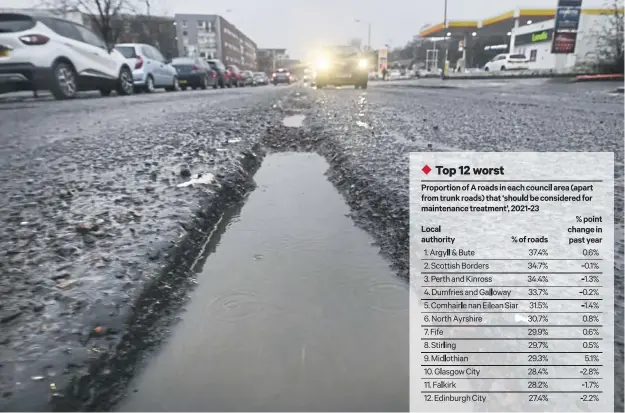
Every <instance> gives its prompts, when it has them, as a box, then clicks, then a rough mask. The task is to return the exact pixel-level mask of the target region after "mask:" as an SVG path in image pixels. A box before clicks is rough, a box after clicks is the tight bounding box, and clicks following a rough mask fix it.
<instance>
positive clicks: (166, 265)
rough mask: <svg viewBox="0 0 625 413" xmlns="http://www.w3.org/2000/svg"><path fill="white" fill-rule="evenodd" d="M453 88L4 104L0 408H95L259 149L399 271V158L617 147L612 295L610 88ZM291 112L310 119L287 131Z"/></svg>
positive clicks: (182, 284) (616, 130)
mask: <svg viewBox="0 0 625 413" xmlns="http://www.w3.org/2000/svg"><path fill="white" fill-rule="evenodd" d="M423 81H425V79H424V80H420V81H416V82H418V83H420V82H423ZM427 81H432V82H436V81H437V80H436V79H431V80H430V79H428V80H427ZM453 83H454V85H456V87H452V88H450V87H439V86H440V85H439V86H436V85H435V83H431V84H432V85H434V86H432V87H413V86H411V85H414V84H415V81H405V82H403V81H398V82H372V83H371V84H370V87H369V89H367V90H366V91H361V90H354V89H352V88H340V89H332V88H330V89H323V90H315V89H310V88H305V87H302V86H300V85H294V86H289V87H287V86H284V87H272V86H269V87H259V88H244V89H235V90H217V91H213V90H209V91H196V92H191V91H188V92H180V93H164V92H163V93H156V94H153V95H145V94H143V95H136V96H131V97H126V98H119V97H110V98H99V97H98V98H95V97H93V98H91V97H89V96H92V95H89V96H87V97H85V98H83V99H78V100H74V101H66V102H56V101H52V100H51V99H49V98H42V99H37V100H35V99H32V98H29V97H28V96H25V95H22V96H17V97H8V96H7V97H2V96H0V124H2V128H0V156H1V157H2V162H1V163H0V169H1V170H0V196H1V197H2V198H3V199H4V200H5V202H3V203H1V204H0V217H1V219H2V220H3V221H4V222H3V223H2V224H3V225H1V226H0V251H1V252H0V254H3V255H4V256H3V257H2V259H0V272H1V273H2V277H0V325H1V328H0V410H2V411H7V410H8V411H11V410H13V411H42V410H50V409H53V410H64V411H67V410H76V411H77V410H94V409H97V410H101V409H103V408H106V407H108V404H109V400H112V399H113V398H114V397H115V395H116V394H119V393H120V392H123V391H124V386H125V384H126V383H127V381H128V380H129V378H130V377H131V376H132V374H133V365H134V364H135V363H136V361H137V360H138V359H139V358H140V354H141V352H142V351H143V350H144V349H145V347H148V346H149V345H152V344H156V343H158V341H159V340H160V339H161V338H162V337H163V335H164V334H165V330H166V328H162V329H160V327H159V328H155V326H159V324H158V320H159V318H160V317H162V316H163V314H167V312H168V308H169V307H171V306H172V305H173V304H176V303H177V304H179V305H181V303H183V302H184V299H185V291H186V289H187V288H189V287H190V285H191V284H192V280H190V279H189V277H188V273H189V272H188V271H189V269H190V268H191V267H192V266H193V265H194V263H195V260H196V258H197V257H198V255H200V254H201V252H202V248H203V245H204V243H205V241H206V239H207V238H208V237H209V235H210V233H211V230H212V228H213V227H214V226H215V224H216V223H217V222H218V221H219V219H220V216H221V213H222V212H223V210H224V209H225V208H227V206H228V205H231V204H232V203H235V202H240V201H241V200H242V199H243V198H244V197H245V194H246V193H247V192H248V191H249V190H251V189H252V188H253V182H252V180H251V177H252V176H253V173H254V171H255V170H256V169H257V168H258V166H259V165H260V163H261V162H262V158H263V156H264V153H265V151H266V150H305V151H316V152H318V153H320V154H322V155H323V156H324V157H325V158H326V159H327V160H328V162H329V164H330V165H331V168H330V170H329V171H328V172H327V176H328V179H329V180H330V181H331V182H332V183H333V184H334V185H335V187H336V188H337V189H338V190H339V191H340V192H341V193H342V194H343V196H344V197H345V199H346V200H347V202H348V203H349V205H350V207H351V209H352V213H351V215H352V218H353V219H354V221H355V222H356V223H357V224H358V225H360V226H361V227H363V228H365V229H366V230H368V231H369V232H370V233H371V234H372V235H373V237H374V238H375V239H376V242H377V243H378V245H379V247H380V250H381V252H382V253H383V254H384V255H385V256H387V257H389V259H390V260H391V262H392V264H393V266H394V268H395V270H396V272H397V273H398V274H399V275H402V276H405V277H406V276H407V274H408V263H409V254H408V215H409V214H408V157H407V156H406V155H407V153H408V152H410V151H611V152H614V153H615V154H616V155H615V156H616V166H615V174H616V178H617V182H618V188H617V191H616V193H615V201H616V207H615V217H616V219H617V229H616V231H615V237H616V246H615V247H616V254H617V257H619V259H618V260H616V263H615V274H616V275H617V277H618V276H619V275H620V277H621V278H620V280H619V284H618V285H617V291H616V293H617V297H621V298H622V296H623V280H622V274H623V266H622V262H623V261H622V257H623V238H622V235H623V135H624V125H623V114H624V112H623V95H622V94H615V93H612V92H613V91H614V85H613V84H612V85H605V84H602V83H594V82H593V83H584V84H569V83H562V82H553V81H548V80H539V79H528V80H514V81H505V80H501V81H498V82H490V81H487V82H483V81H482V82H479V81H460V80H458V81H455V82H453ZM291 114H304V115H306V122H305V127H303V128H287V127H285V126H283V125H282V123H281V122H282V119H283V118H284V117H285V116H286V115H291ZM621 302H622V299H621ZM617 311H620V314H621V315H620V319H622V308H620V309H617ZM616 319H619V316H618V315H617V317H616ZM618 328H620V334H619V337H620V342H617V346H616V348H617V352H619V355H617V359H620V360H621V361H622V360H623V342H622V337H623V334H622V326H620V327H618ZM619 357H620V358H619ZM619 364H620V365H621V366H622V364H623V363H622V362H621V363H616V365H617V366H619ZM621 374H622V373H621ZM619 385H620V388H623V383H620V384H619V383H617V384H616V386H615V388H619ZM619 403H620V406H621V409H622V401H620V402H619Z"/></svg>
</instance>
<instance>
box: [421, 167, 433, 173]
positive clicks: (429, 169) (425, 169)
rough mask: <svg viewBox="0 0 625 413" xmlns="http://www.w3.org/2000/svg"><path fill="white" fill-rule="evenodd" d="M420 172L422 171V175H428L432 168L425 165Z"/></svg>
mask: <svg viewBox="0 0 625 413" xmlns="http://www.w3.org/2000/svg"><path fill="white" fill-rule="evenodd" d="M421 170H422V171H423V173H424V174H426V175H427V174H429V173H430V172H431V171H432V168H430V167H429V166H428V165H425V166H424V167H423V168H421Z"/></svg>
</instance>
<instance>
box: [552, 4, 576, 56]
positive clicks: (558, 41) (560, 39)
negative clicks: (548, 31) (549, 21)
mask: <svg viewBox="0 0 625 413" xmlns="http://www.w3.org/2000/svg"><path fill="white" fill-rule="evenodd" d="M581 15H582V0H558V8H557V11H556V21H555V26H554V34H553V42H552V44H551V53H554V54H570V53H575V44H576V43H577V29H578V28H579V19H580V16H581Z"/></svg>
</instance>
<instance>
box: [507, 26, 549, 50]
mask: <svg viewBox="0 0 625 413" xmlns="http://www.w3.org/2000/svg"><path fill="white" fill-rule="evenodd" d="M552 38H553V29H549V30H540V31H537V32H532V33H525V34H517V35H516V36H515V37H514V45H515V46H522V45H525V44H532V43H540V42H550V41H551V39H552Z"/></svg>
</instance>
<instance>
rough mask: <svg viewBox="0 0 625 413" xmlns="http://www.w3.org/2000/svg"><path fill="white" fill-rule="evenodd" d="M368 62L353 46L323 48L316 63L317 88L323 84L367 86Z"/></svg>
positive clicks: (364, 87) (363, 87)
mask: <svg viewBox="0 0 625 413" xmlns="http://www.w3.org/2000/svg"><path fill="white" fill-rule="evenodd" d="M369 66H370V63H369V61H368V60H367V58H366V56H365V55H364V54H362V53H361V52H360V50H359V49H358V48H356V47H354V46H331V47H326V48H324V49H323V50H322V51H321V53H320V55H319V57H318V59H317V64H316V68H315V69H316V72H317V76H316V85H317V89H320V88H322V87H324V86H328V85H333V86H349V85H353V86H355V87H356V88H357V89H358V88H362V89H366V88H367V83H368V81H369Z"/></svg>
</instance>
